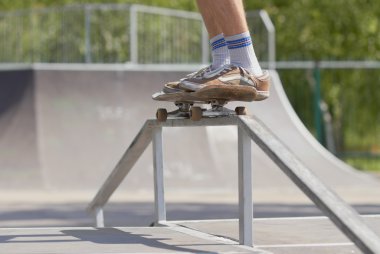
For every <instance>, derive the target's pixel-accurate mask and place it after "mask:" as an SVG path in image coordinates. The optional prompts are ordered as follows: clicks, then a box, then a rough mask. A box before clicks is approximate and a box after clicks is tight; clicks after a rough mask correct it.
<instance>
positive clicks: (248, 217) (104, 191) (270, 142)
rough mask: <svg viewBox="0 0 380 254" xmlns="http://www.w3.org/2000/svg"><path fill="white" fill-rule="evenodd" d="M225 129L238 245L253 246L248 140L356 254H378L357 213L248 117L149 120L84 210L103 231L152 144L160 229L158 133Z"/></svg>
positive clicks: (161, 181)
mask: <svg viewBox="0 0 380 254" xmlns="http://www.w3.org/2000/svg"><path fill="white" fill-rule="evenodd" d="M224 125H235V126H237V127H238V154H239V155H238V157H239V166H238V170H239V174H238V175H239V177H238V178H239V179H238V180H239V243H240V244H243V245H248V246H252V245H253V236H252V218H253V214H252V180H251V150H250V149H251V141H250V139H252V140H253V141H254V142H255V143H256V144H257V145H258V146H259V147H260V148H261V149H262V150H263V151H264V152H265V153H266V154H267V155H268V156H269V157H270V158H271V159H272V160H273V162H274V163H276V164H277V165H278V166H279V168H280V169H281V170H282V171H283V172H284V173H285V174H286V175H287V176H288V177H289V178H290V179H291V180H292V181H293V182H294V183H295V184H296V185H297V186H298V187H299V188H300V189H301V190H302V191H303V192H304V193H305V194H306V195H307V196H308V197H309V198H310V199H311V200H312V201H313V202H314V203H315V205H316V206H317V207H318V208H319V209H320V210H321V211H322V212H323V213H324V214H325V215H326V216H327V217H329V218H330V219H331V221H332V222H333V223H334V224H335V225H336V226H337V227H338V228H339V229H340V230H341V231H342V232H343V233H344V234H345V235H346V236H347V237H348V238H349V239H351V240H352V241H353V242H354V244H355V245H356V246H357V247H358V248H359V249H361V250H362V251H363V252H364V253H380V239H379V237H378V236H377V235H376V234H375V233H374V232H373V231H372V230H371V229H370V228H369V227H368V226H367V225H366V224H365V223H364V221H363V220H362V219H361V218H360V216H359V215H358V213H357V212H356V211H355V210H354V209H353V208H352V207H350V206H349V205H347V204H346V203H345V202H344V201H343V200H342V199H341V198H339V197H338V196H337V195H336V194H335V193H334V192H333V191H332V190H330V189H329V188H327V187H326V186H325V185H324V184H323V183H322V182H321V181H320V180H319V179H318V178H317V177H316V176H315V175H314V174H313V173H312V172H310V170H309V169H308V168H306V167H305V166H304V165H303V164H302V163H301V162H300V161H299V160H298V159H297V158H296V156H295V155H294V154H292V153H291V152H290V151H289V150H288V149H287V148H286V146H285V145H284V144H282V143H281V141H280V140H279V139H278V138H277V137H276V136H275V135H274V134H273V133H271V131H270V130H269V129H268V128H267V127H265V126H264V124H263V123H261V122H260V121H259V120H258V119H257V118H255V117H251V116H231V117H224V118H214V119H211V118H203V119H201V121H198V122H195V121H191V120H189V119H168V120H167V121H166V122H163V123H160V122H157V121H156V120H153V119H151V120H147V121H146V122H145V124H144V126H143V127H142V129H141V130H140V132H139V133H138V134H137V136H136V138H135V139H134V140H133V142H132V144H131V145H130V146H129V148H128V149H127V151H126V152H125V154H124V155H123V157H122V158H121V160H120V161H119V163H118V164H117V166H116V167H115V169H114V170H113V171H112V173H111V175H110V176H109V177H108V178H107V180H106V181H105V183H104V184H103V186H102V187H101V189H100V190H99V192H98V193H97V194H96V196H95V198H94V199H93V200H92V202H91V203H90V205H89V206H88V211H90V212H93V213H95V216H96V225H97V226H98V227H102V226H104V217H103V210H102V209H103V207H104V205H105V204H106V203H107V201H108V199H109V198H110V196H111V195H112V193H113V192H114V191H115V190H116V188H117V187H118V186H119V185H120V183H121V182H122V180H123V179H124V178H125V176H126V175H127V174H128V173H129V172H130V170H131V169H132V167H133V165H134V164H135V162H136V161H137V160H138V158H139V157H140V156H141V154H142V153H143V152H144V150H145V149H146V147H147V146H148V145H149V143H150V141H152V140H153V161H154V178H155V179H154V183H155V184H154V188H155V224H158V225H159V224H160V222H162V223H163V224H164V222H165V221H166V210H165V201H164V179H163V168H164V162H163V154H162V128H163V127H193V126H224Z"/></svg>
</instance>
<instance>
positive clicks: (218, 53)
mask: <svg viewBox="0 0 380 254" xmlns="http://www.w3.org/2000/svg"><path fill="white" fill-rule="evenodd" d="M210 46H211V56H212V64H211V69H212V70H215V69H217V68H219V67H221V66H223V65H226V64H229V63H230V54H229V52H228V48H227V44H226V41H225V40H224V36H223V34H218V35H217V36H214V37H213V38H211V39H210Z"/></svg>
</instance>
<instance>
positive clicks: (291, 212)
mask: <svg viewBox="0 0 380 254" xmlns="http://www.w3.org/2000/svg"><path fill="white" fill-rule="evenodd" d="M86 205H87V204H83V203H69V204H48V205H46V204H45V205H44V204H40V205H35V204H34V205H12V206H10V205H6V206H5V205H4V206H3V205H0V211H1V212H0V227H45V226H47V227H49V226H92V225H93V219H92V217H91V216H90V215H89V214H87V213H86V211H85V209H86ZM354 207H355V209H356V210H357V211H358V212H359V213H360V214H380V205H356V206H354ZM320 215H323V214H322V213H321V212H320V211H319V210H318V208H316V207H315V206H314V205H312V204H304V205H303V204H255V205H254V217H255V218H275V217H303V216H320ZM237 217H238V207H237V205H234V204H199V203H183V204H181V203H168V204H167V218H168V220H200V219H232V218H237ZM152 221H153V204H152V203H138V202H131V203H110V204H109V205H107V206H106V207H105V222H106V226H110V227H111V226H112V227H113V226H148V225H150V224H151V222H152Z"/></svg>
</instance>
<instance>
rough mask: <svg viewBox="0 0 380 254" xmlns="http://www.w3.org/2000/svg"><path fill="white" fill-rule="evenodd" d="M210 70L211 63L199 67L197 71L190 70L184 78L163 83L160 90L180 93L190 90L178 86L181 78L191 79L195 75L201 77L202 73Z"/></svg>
mask: <svg viewBox="0 0 380 254" xmlns="http://www.w3.org/2000/svg"><path fill="white" fill-rule="evenodd" d="M209 71H211V65H209V66H207V67H204V68H202V69H200V70H199V71H196V72H192V73H190V74H187V75H186V77H185V78H182V79H180V80H179V81H173V82H168V83H166V84H165V85H164V88H163V89H162V92H164V93H168V94H169V93H180V92H191V91H192V90H188V89H185V88H181V87H180V86H179V83H180V82H181V81H182V80H185V79H191V78H196V77H202V75H203V74H204V73H206V72H209Z"/></svg>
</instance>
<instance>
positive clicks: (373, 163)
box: [343, 157, 380, 173]
mask: <svg viewBox="0 0 380 254" xmlns="http://www.w3.org/2000/svg"><path fill="white" fill-rule="evenodd" d="M343 160H344V161H345V162H346V163H348V164H350V165H351V166H353V167H355V168H357V169H359V170H363V171H376V172H379V173H380V157H373V158H369V157H368V158H345V159H343Z"/></svg>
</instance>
